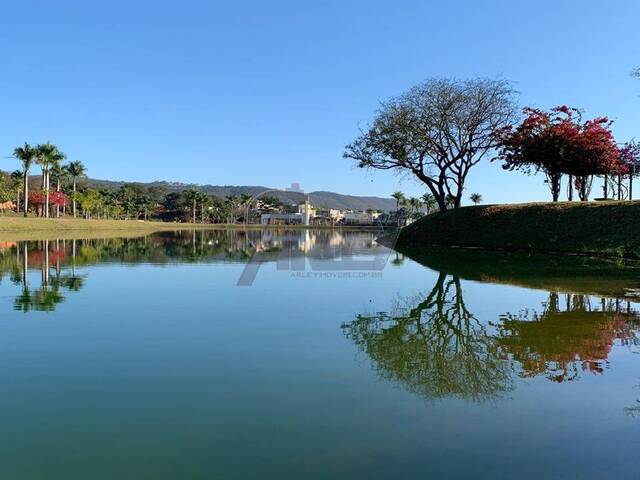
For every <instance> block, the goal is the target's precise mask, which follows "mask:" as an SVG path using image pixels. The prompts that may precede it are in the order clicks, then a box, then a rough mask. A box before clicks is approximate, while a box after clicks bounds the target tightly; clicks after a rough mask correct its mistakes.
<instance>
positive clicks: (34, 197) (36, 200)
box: [29, 191, 68, 212]
mask: <svg viewBox="0 0 640 480" xmlns="http://www.w3.org/2000/svg"><path fill="white" fill-rule="evenodd" d="M46 198H47V197H46V195H45V193H44V192H41V191H35V192H29V205H33V206H35V207H36V209H37V211H38V212H42V211H43V208H42V207H43V206H44V204H45V202H46V201H47V200H46ZM67 202H68V198H67V196H66V195H65V194H64V193H63V192H49V205H50V206H51V205H57V206H60V207H64V206H65V205H66V204H67Z"/></svg>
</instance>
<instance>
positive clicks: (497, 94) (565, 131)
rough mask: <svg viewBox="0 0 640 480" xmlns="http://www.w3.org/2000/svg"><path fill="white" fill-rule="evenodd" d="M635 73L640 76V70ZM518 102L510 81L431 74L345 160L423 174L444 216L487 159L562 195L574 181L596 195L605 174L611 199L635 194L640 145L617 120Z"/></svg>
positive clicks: (581, 193) (392, 105)
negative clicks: (539, 176) (620, 135)
mask: <svg viewBox="0 0 640 480" xmlns="http://www.w3.org/2000/svg"><path fill="white" fill-rule="evenodd" d="M632 75H634V76H636V77H639V78H640V70H634V71H633V72H632ZM516 99H517V92H516V91H515V90H514V89H513V87H512V85H511V83H510V82H509V81H507V80H504V79H500V78H499V79H490V78H475V79H469V80H457V79H446V78H444V79H443V78H435V79H429V80H427V81H425V82H424V83H422V84H420V85H417V86H415V87H413V88H411V89H410V90H409V91H407V92H406V93H403V94H401V95H399V96H397V97H395V98H392V99H390V100H388V101H386V102H383V103H382V104H381V105H380V107H379V109H378V111H377V112H376V115H375V118H374V120H373V121H372V123H371V124H370V125H369V126H368V127H367V128H365V129H363V130H362V131H361V132H360V135H359V136H358V137H357V138H356V139H355V140H354V141H353V142H351V143H350V144H348V145H347V146H346V147H345V151H344V155H343V156H344V157H345V158H348V159H351V160H354V161H355V162H356V163H357V165H358V167H361V168H373V169H377V170H391V171H394V172H396V173H399V174H401V175H406V176H408V177H410V178H414V179H417V180H418V181H419V182H421V183H422V184H423V185H424V186H425V187H426V189H427V192H428V194H429V195H431V196H432V197H433V199H434V200H435V202H436V203H437V206H438V209H439V210H440V211H441V212H445V211H447V210H449V209H452V208H459V207H460V206H461V201H462V198H463V196H464V189H465V182H466V180H467V177H468V174H469V172H470V170H471V169H472V168H473V167H475V166H476V165H477V164H478V163H479V162H481V161H483V160H498V161H501V162H502V165H503V168H505V169H506V170H511V171H513V170H518V171H521V172H524V173H527V174H535V173H538V172H543V173H544V174H545V176H546V182H547V183H548V185H549V187H550V189H551V193H552V199H553V200H554V201H558V200H559V197H560V193H561V187H562V180H563V178H565V177H566V178H568V182H567V195H568V200H573V197H574V191H575V192H577V196H578V197H579V198H580V200H583V201H586V200H588V199H589V195H590V193H591V187H592V184H593V179H594V178H596V177H600V178H602V179H603V197H602V199H612V198H616V199H618V200H623V199H632V198H633V178H634V177H635V176H637V175H638V174H640V146H639V145H638V144H637V143H636V142H634V141H630V142H626V143H618V142H616V141H615V139H614V136H613V133H612V130H611V126H612V122H611V121H610V120H609V119H608V118H607V117H597V118H594V119H590V120H584V119H583V113H582V111H581V110H579V109H577V108H570V107H567V106H559V107H556V108H552V109H551V110H550V111H544V110H541V109H536V108H530V107H527V108H524V109H522V110H521V109H519V107H518V105H517V102H516ZM473 198H474V199H473V200H472V201H473V202H474V203H479V199H478V197H476V194H474V195H473ZM476 200H478V201H476Z"/></svg>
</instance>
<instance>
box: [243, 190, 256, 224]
mask: <svg viewBox="0 0 640 480" xmlns="http://www.w3.org/2000/svg"><path fill="white" fill-rule="evenodd" d="M252 200H253V197H252V196H251V195H249V194H248V193H243V194H242V195H240V204H241V205H242V208H243V209H244V224H245V225H246V224H247V222H248V220H249V206H250V205H251V201H252Z"/></svg>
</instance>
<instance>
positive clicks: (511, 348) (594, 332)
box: [497, 292, 640, 382]
mask: <svg viewBox="0 0 640 480" xmlns="http://www.w3.org/2000/svg"><path fill="white" fill-rule="evenodd" d="M561 300H562V299H561V297H560V295H559V294H558V293H555V292H551V293H550V294H549V301H548V302H547V303H546V304H545V308H544V309H543V311H542V312H541V313H537V312H531V311H523V312H520V313H518V314H516V315H512V314H506V315H504V316H503V317H502V321H501V322H500V323H499V324H498V325H497V328H498V332H499V334H498V337H497V344H498V346H499V349H500V351H501V352H502V354H503V356H504V358H510V359H512V360H515V361H516V362H518V363H519V364H520V366H521V372H520V375H521V376H522V377H534V376H538V375H544V376H546V377H547V378H548V379H550V380H553V381H555V382H564V381H570V380H574V379H576V378H578V376H579V373H580V371H581V370H582V371H589V372H592V373H596V374H597V373H602V372H603V371H604V369H605V368H606V367H607V365H608V357H609V353H610V352H611V348H612V347H613V345H614V343H615V342H616V341H618V342H621V343H622V344H625V345H639V344H640V341H639V339H638V336H637V329H638V327H639V326H640V319H639V317H638V314H637V313H636V312H634V311H632V310H631V309H630V307H629V306H628V305H627V306H624V305H623V304H621V302H620V301H619V300H608V301H607V300H602V301H601V303H600V305H592V303H591V300H590V298H589V297H587V296H584V295H572V294H566V295H565V296H564V302H562V301H561Z"/></svg>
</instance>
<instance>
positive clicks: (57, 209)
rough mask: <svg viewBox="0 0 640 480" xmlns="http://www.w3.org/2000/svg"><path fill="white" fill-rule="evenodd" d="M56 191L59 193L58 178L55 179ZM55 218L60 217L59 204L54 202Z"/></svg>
mask: <svg viewBox="0 0 640 480" xmlns="http://www.w3.org/2000/svg"><path fill="white" fill-rule="evenodd" d="M56 192H58V193H60V178H58V179H56ZM56 218H60V205H59V204H57V203H56Z"/></svg>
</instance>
